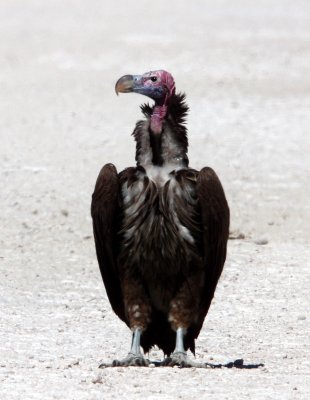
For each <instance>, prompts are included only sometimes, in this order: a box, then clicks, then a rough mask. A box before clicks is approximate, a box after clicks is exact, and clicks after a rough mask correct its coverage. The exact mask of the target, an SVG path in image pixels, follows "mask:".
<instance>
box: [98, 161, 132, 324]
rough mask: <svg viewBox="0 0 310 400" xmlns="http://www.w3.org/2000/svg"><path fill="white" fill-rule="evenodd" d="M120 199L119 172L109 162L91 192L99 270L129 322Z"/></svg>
mask: <svg viewBox="0 0 310 400" xmlns="http://www.w3.org/2000/svg"><path fill="white" fill-rule="evenodd" d="M119 203H120V183H119V176H118V174H117V171H116V168H115V166H114V165H113V164H106V165H105V166H104V167H103V168H102V169H101V171H100V173H99V176H98V178H97V182H96V185H95V190H94V193H93V195H92V203H91V215H92V219H93V232H94V239H95V245H96V253H97V259H98V263H99V267H100V272H101V275H102V279H103V282H104V285H105V288H106V292H107V295H108V298H109V300H110V303H111V306H112V309H113V311H114V312H115V313H116V314H117V315H118V316H119V318H121V319H122V320H123V321H124V322H126V323H127V319H126V316H125V312H124V304H123V297H122V290H121V284H120V280H119V275H118V270H117V264H116V254H117V248H118V238H117V226H118V220H119V214H120V205H119Z"/></svg>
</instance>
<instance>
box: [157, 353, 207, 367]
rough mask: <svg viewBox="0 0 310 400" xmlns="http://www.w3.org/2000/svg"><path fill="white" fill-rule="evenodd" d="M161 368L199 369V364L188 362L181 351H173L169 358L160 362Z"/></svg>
mask: <svg viewBox="0 0 310 400" xmlns="http://www.w3.org/2000/svg"><path fill="white" fill-rule="evenodd" d="M161 365H163V366H166V367H175V366H177V367H180V368H193V367H195V368H197V367H198V368H199V367H201V366H200V364H199V363H196V362H195V361H192V360H190V359H189V358H188V357H187V354H186V352H183V351H175V352H174V353H173V354H172V355H171V356H170V357H167V358H165V359H164V361H163V362H162V364H161Z"/></svg>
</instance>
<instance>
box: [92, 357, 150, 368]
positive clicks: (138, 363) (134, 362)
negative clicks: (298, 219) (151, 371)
mask: <svg viewBox="0 0 310 400" xmlns="http://www.w3.org/2000/svg"><path fill="white" fill-rule="evenodd" d="M149 364H150V362H149V360H147V359H146V358H144V357H143V355H142V354H141V353H140V354H136V353H129V354H128V356H127V357H125V358H124V359H122V360H113V361H112V363H110V364H106V363H102V364H100V365H99V368H106V367H148V366H149Z"/></svg>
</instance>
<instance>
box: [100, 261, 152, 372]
mask: <svg viewBox="0 0 310 400" xmlns="http://www.w3.org/2000/svg"><path fill="white" fill-rule="evenodd" d="M130 272H131V271H130V269H129V271H126V274H125V275H124V280H123V295H124V303H125V310H126V315H127V318H128V321H129V325H130V327H131V330H132V332H133V335H132V342H131V349H130V351H129V353H128V355H127V357H125V358H124V359H122V360H114V361H113V362H112V364H109V365H107V364H101V365H100V367H107V366H110V367H119V366H120V367H129V366H140V367H146V366H148V365H149V363H150V362H149V361H148V360H147V359H145V358H144V356H143V354H142V352H141V349H140V340H141V335H142V334H143V331H144V330H145V329H146V328H147V326H148V324H149V322H150V319H151V318H150V315H151V306H150V303H149V299H148V297H147V295H146V293H145V289H144V287H143V285H142V283H141V281H140V280H139V279H138V278H137V277H133V276H132V275H131V274H130ZM100 367H99V368H100Z"/></svg>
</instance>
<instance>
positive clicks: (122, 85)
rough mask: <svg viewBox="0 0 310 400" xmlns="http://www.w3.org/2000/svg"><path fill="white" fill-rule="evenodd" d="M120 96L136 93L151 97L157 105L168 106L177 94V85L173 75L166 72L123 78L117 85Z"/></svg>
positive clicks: (153, 72)
mask: <svg viewBox="0 0 310 400" xmlns="http://www.w3.org/2000/svg"><path fill="white" fill-rule="evenodd" d="M115 91H116V93H117V94H118V93H119V92H121V93H129V92H135V93H140V94H143V95H145V96H148V97H150V98H151V99H153V100H155V102H156V103H157V104H161V105H163V104H165V105H166V104H167V103H168V100H169V98H170V97H171V96H173V95H174V93H175V83H174V79H173V77H172V75H171V74H170V73H169V72H167V71H164V70H162V69H161V70H158V71H150V72H146V73H145V74H143V75H125V76H122V77H121V78H120V79H119V80H118V81H117V83H116V85H115Z"/></svg>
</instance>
